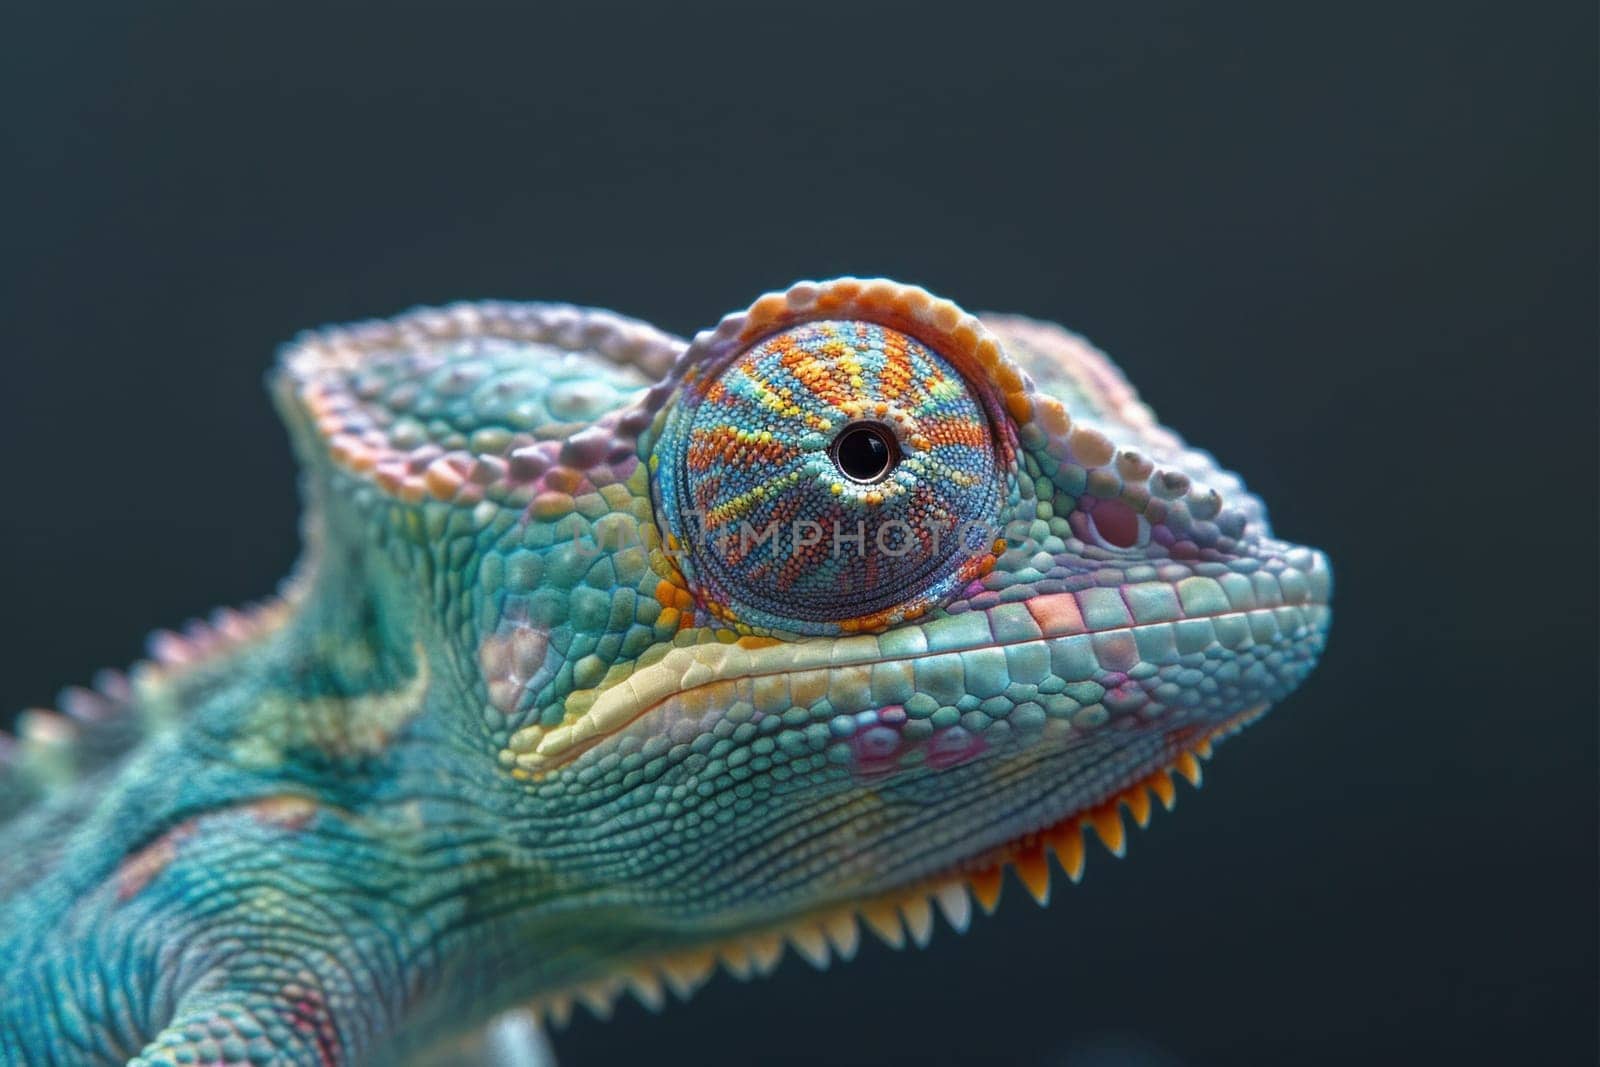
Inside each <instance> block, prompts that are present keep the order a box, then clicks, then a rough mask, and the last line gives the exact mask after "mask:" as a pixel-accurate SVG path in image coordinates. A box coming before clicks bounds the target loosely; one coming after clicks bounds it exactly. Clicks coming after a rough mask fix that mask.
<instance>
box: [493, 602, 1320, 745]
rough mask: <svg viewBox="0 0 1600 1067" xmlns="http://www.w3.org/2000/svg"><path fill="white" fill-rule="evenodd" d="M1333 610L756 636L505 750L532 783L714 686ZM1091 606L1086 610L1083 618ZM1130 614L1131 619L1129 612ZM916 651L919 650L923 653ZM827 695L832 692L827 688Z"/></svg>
mask: <svg viewBox="0 0 1600 1067" xmlns="http://www.w3.org/2000/svg"><path fill="white" fill-rule="evenodd" d="M1212 584H1213V585H1214V584H1215V583H1212ZM1085 592H1086V593H1090V594H1099V593H1102V592H1111V593H1116V592H1117V591H1116V590H1087V591H1085ZM1218 595H1220V589H1219V590H1218ZM1326 606H1327V605H1326V602H1325V601H1323V600H1321V599H1319V598H1316V597H1313V596H1310V595H1309V593H1308V595H1306V596H1305V597H1303V598H1299V599H1297V600H1296V601H1295V602H1286V603H1282V604H1279V605H1273V606H1265V607H1249V608H1240V609H1235V608H1231V607H1230V608H1223V609H1220V610H1201V611H1196V612H1194V613H1192V614H1187V615H1174V616H1173V617H1170V618H1165V619H1160V620H1152V621H1149V622H1130V623H1124V624H1121V625H1111V626H1106V627H1103V628H1095V627H1094V626H1092V625H1091V624H1090V623H1089V622H1086V621H1085V616H1086V615H1093V614H1095V613H1096V612H1097V611H1102V610H1103V609H1104V605H1103V604H1099V603H1098V602H1097V601H1094V600H1090V599H1088V598H1086V597H1085V595H1084V594H1082V593H1053V594H1049V595H1047V596H1042V597H1035V598H1034V599H1033V600H1030V601H1026V602H1023V603H1021V604H1002V605H999V606H997V607H996V608H993V609H989V610H987V611H972V612H967V613H964V614H962V615H957V616H949V617H947V619H943V620H939V623H940V624H941V628H940V629H938V630H937V631H935V630H934V624H929V625H928V626H927V627H926V628H925V629H916V628H913V629H912V630H911V631H909V633H911V634H912V635H914V639H906V638H903V637H896V638H895V639H894V641H893V643H892V644H888V645H887V647H886V645H885V643H881V642H880V639H879V637H878V636H873V635H861V636H857V637H850V638H843V639H835V640H831V641H803V642H797V643H794V644H789V645H779V644H777V643H759V639H757V640H752V639H749V638H744V639H741V640H740V641H737V642H734V643H731V644H723V643H707V644H698V645H687V646H683V647H678V648H673V649H671V650H669V651H668V652H667V653H666V654H665V655H664V656H662V658H661V659H659V660H657V661H656V662H654V663H651V664H649V665H648V666H645V667H642V668H640V669H638V670H635V671H634V672H633V673H632V674H631V675H629V676H628V677H627V678H624V679H622V680H620V681H618V682H616V683H614V684H612V685H610V686H608V687H606V688H603V689H599V690H589V691H586V692H585V693H579V694H575V695H574V696H575V697H576V698H577V703H578V708H577V709H574V707H573V704H574V699H573V698H569V702H568V714H567V719H566V721H564V722H563V723H561V724H560V725H557V726H554V727H549V728H547V727H544V726H542V725H534V726H528V727H524V728H523V729H521V730H519V731H517V732H516V733H515V734H513V735H512V737H511V738H510V740H509V742H508V746H507V747H508V750H509V753H510V755H511V758H512V760H513V761H514V773H519V774H520V775H522V776H532V775H537V774H542V773H545V772H547V771H549V770H552V769H554V768H555V767H558V766H561V765H563V764H565V763H568V762H571V761H572V760H573V759H576V758H577V757H578V756H580V755H582V754H583V753H584V752H585V751H587V750H588V749H589V748H591V747H592V746H594V745H595V744H598V743H599V742H600V741H602V740H604V739H605V738H607V737H610V736H612V735H613V734H615V733H617V732H618V731H620V730H622V729H624V728H626V727H627V726H629V725H630V724H632V723H633V722H635V721H637V720H638V719H640V718H642V717H643V716H645V715H647V714H649V713H650V712H652V711H655V710H656V709H658V708H660V707H662V706H663V705H665V704H667V703H668V702H670V701H673V700H682V699H684V698H685V697H687V696H688V695H690V694H693V693H695V692H697V691H700V690H703V689H705V688H706V687H709V686H713V685H718V684H731V683H738V682H751V681H756V680H759V679H763V678H772V677H779V676H783V677H788V678H790V679H791V682H794V681H797V680H801V679H802V678H803V677H804V676H806V675H808V674H809V673H812V672H828V673H831V674H837V673H838V672H840V671H846V670H863V671H870V669H871V668H872V667H873V666H875V665H880V664H884V663H889V662H898V663H901V664H903V665H904V666H905V667H906V669H907V670H910V671H913V672H914V671H915V669H916V667H917V666H918V665H919V664H923V665H926V664H929V663H930V662H931V661H934V660H937V659H939V658H940V657H960V656H961V655H962V654H964V653H971V652H976V651H982V650H1004V649H1012V648H1016V647H1017V646H1021V645H1028V644H1039V645H1044V646H1046V647H1047V648H1048V647H1050V646H1051V645H1053V644H1054V643H1057V642H1060V641H1065V640H1071V639H1082V641H1083V642H1084V643H1085V653H1086V654H1091V653H1092V651H1094V646H1095V644H1096V643H1099V644H1102V645H1103V644H1105V643H1107V642H1113V641H1116V640H1119V639H1120V640H1126V641H1134V640H1136V639H1137V638H1139V637H1140V636H1141V635H1142V636H1146V637H1155V636H1158V635H1157V633H1156V631H1157V629H1158V628H1161V627H1166V628H1168V629H1169V630H1171V631H1172V633H1171V637H1172V639H1173V640H1174V642H1175V643H1176V644H1177V645H1178V647H1179V648H1180V649H1181V648H1183V647H1184V641H1185V638H1184V635H1183V632H1182V631H1180V629H1179V628H1181V627H1187V628H1188V632H1189V634H1190V636H1189V638H1188V639H1189V640H1192V641H1194V642H1196V643H1197V644H1199V645H1200V647H1206V646H1209V645H1210V644H1211V643H1213V642H1215V643H1220V644H1222V645H1223V646H1224V647H1228V648H1232V649H1240V648H1244V647H1249V646H1250V645H1253V644H1258V643H1264V642H1265V641H1275V640H1281V639H1283V636H1284V635H1285V634H1293V633H1295V632H1296V631H1297V630H1299V629H1301V628H1302V627H1307V626H1317V625H1320V624H1321V622H1322V619H1321V618H1319V615H1320V614H1321V613H1323V612H1325V610H1326ZM1086 607H1087V608H1088V609H1089V610H1085V608H1086ZM1123 611H1124V617H1127V615H1128V612H1127V609H1126V608H1124V609H1123ZM1019 612H1020V614H1019ZM1022 622H1031V628H1030V629H1028V630H1025V631H1024V630H1022V629H1021V628H1020V627H1018V626H1017V624H1019V623H1022ZM1201 628H1203V631H1202V629H1201ZM928 631H932V632H934V636H935V637H940V636H943V637H947V638H953V640H952V643H951V645H950V647H947V648H929V647H927V643H928V642H927V637H926V636H925V634H926V632H928ZM1269 631H1270V632H1269ZM1002 634H1004V636H1002ZM884 636H885V637H888V636H889V635H884ZM918 644H920V645H921V646H922V647H920V648H919V647H916V645H918ZM822 688H823V691H826V687H825V686H824V687H822ZM575 710H576V714H574V711H575Z"/></svg>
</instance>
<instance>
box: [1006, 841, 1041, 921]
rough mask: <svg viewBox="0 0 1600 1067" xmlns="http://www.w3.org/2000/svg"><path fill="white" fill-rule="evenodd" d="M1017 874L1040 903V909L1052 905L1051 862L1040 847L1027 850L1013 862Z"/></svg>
mask: <svg viewBox="0 0 1600 1067" xmlns="http://www.w3.org/2000/svg"><path fill="white" fill-rule="evenodd" d="M1011 864H1012V867H1013V868H1015V870H1016V872H1017V881H1019V882H1021V883H1022V887H1023V888H1024V889H1026V890H1027V891H1028V895H1029V896H1031V897H1033V899H1034V900H1035V901H1037V902H1038V904H1039V907H1041V908H1042V907H1044V906H1045V905H1046V904H1048V903H1050V861H1049V859H1047V858H1046V857H1045V854H1044V849H1043V848H1042V847H1039V846H1034V847H1033V848H1030V849H1027V850H1026V851H1024V852H1023V853H1022V854H1021V855H1019V856H1018V857H1017V858H1016V859H1014V860H1012V861H1011Z"/></svg>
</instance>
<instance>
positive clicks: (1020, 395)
mask: <svg viewBox="0 0 1600 1067" xmlns="http://www.w3.org/2000/svg"><path fill="white" fill-rule="evenodd" d="M821 319H863V320H866V321H869V322H875V323H878V324H880V325H882V326H885V327H888V328H890V329H894V330H898V331H900V332H901V333H904V334H907V335H909V336H911V337H914V338H916V339H917V340H918V341H921V342H922V343H923V344H925V345H927V346H928V347H930V348H932V349H933V350H934V351H936V352H938V353H939V354H940V355H941V356H943V357H944V358H945V359H947V360H949V361H950V362H951V363H952V364H953V365H954V366H955V367H956V369H957V370H959V371H961V373H963V374H964V375H966V376H967V378H968V379H969V380H970V381H972V382H974V383H982V384H983V385H986V386H988V389H987V390H986V391H987V392H990V393H991V394H992V395H993V397H994V399H995V400H996V402H997V403H998V404H999V406H1000V408H1001V409H1002V410H1003V412H1004V413H1005V414H1006V415H1008V416H1009V417H1010V418H1011V419H1013V420H1015V421H1016V422H1017V423H1018V424H1019V425H1022V424H1026V423H1029V422H1031V421H1033V420H1034V418H1035V416H1036V415H1037V416H1039V417H1040V418H1041V421H1043V423H1044V424H1045V427H1046V428H1047V429H1048V430H1049V431H1051V432H1054V433H1064V432H1065V431H1066V429H1067V424H1068V422H1069V420H1068V419H1067V415H1066V412H1065V410H1063V409H1062V407H1061V404H1060V403H1059V401H1056V400H1054V399H1053V398H1050V397H1043V396H1040V395H1038V394H1037V393H1036V392H1035V391H1034V387H1033V382H1032V380H1031V379H1030V378H1029V377H1028V375H1027V373H1026V372H1024V371H1023V370H1022V369H1021V368H1020V367H1018V366H1017V365H1016V364H1015V363H1013V362H1012V361H1011V360H1010V359H1008V358H1007V357H1006V355H1005V351H1004V350H1003V349H1002V348H1001V345H1000V341H999V339H998V338H997V337H995V335H994V334H993V333H991V332H990V331H989V328H988V327H987V326H985V325H984V324H983V323H982V322H980V321H979V320H978V318H977V316H975V315H972V314H970V313H969V312H966V311H963V310H962V309H961V308H960V307H958V306H956V305H955V304H954V303H952V302H951V301H949V300H945V299H942V298H940V297H936V296H934V295H933V294H932V293H930V292H928V291H927V290H926V289H923V288H921V287H920V286H915V285H904V284H901V283H900V282H895V281H890V280H889V279H887V278H835V279H833V280H832V281H826V282H796V283H795V284H794V285H791V286H790V287H789V288H788V289H786V290H784V291H783V292H775V293H768V294H766V295H765V296H763V297H761V298H760V299H758V300H756V302H755V303H753V304H751V305H750V307H749V308H748V309H746V310H745V311H738V312H734V313H733V314H731V315H727V316H724V317H723V319H722V321H721V322H719V323H718V324H717V325H716V326H715V327H713V328H712V329H709V330H703V331H701V332H700V333H698V334H696V335H695V338H694V340H693V342H691V343H690V345H689V347H688V348H687V349H686V350H685V351H684V353H683V355H682V356H680V357H679V359H678V364H677V366H676V367H675V368H674V374H673V377H674V378H681V379H683V380H712V379H714V377H715V375H716V374H717V372H718V371H720V369H721V368H722V367H723V366H724V365H725V364H727V363H728V361H730V360H731V359H733V358H734V357H736V356H737V355H738V354H739V353H740V352H743V351H744V350H745V349H747V348H749V347H750V346H751V345H752V344H754V343H756V342H757V341H760V340H761V339H762V338H764V337H769V336H771V335H772V334H775V333H778V332H780V331H782V330H786V329H788V328H790V327H791V326H796V325H799V324H801V323H805V322H815V321H818V320H821ZM1045 407H1048V408H1050V409H1051V410H1049V411H1044V410H1040V409H1041V408H1045Z"/></svg>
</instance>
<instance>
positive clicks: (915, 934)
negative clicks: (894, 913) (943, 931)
mask: <svg viewBox="0 0 1600 1067" xmlns="http://www.w3.org/2000/svg"><path fill="white" fill-rule="evenodd" d="M900 915H901V917H902V918H903V919H905V925H906V932H907V933H909V934H910V935H911V940H912V941H914V942H916V945H917V947H918V948H927V947H928V941H929V940H930V939H931V938H932V937H933V908H932V907H931V906H930V905H929V904H928V898H927V897H922V896H917V897H912V898H910V899H908V900H903V901H901V902H900Z"/></svg>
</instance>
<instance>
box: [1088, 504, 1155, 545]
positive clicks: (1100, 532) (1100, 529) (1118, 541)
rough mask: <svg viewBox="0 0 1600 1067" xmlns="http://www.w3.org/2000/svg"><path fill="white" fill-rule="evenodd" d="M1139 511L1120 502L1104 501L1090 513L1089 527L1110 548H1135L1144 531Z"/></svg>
mask: <svg viewBox="0 0 1600 1067" xmlns="http://www.w3.org/2000/svg"><path fill="white" fill-rule="evenodd" d="M1140 523H1141V517H1140V515H1139V513H1138V512H1137V511H1134V510H1133V508H1131V507H1129V506H1128V505H1127V504H1124V503H1123V502H1122V501H1120V500H1102V501H1100V502H1099V503H1098V504H1096V505H1095V507H1094V510H1093V511H1091V512H1090V513H1089V525H1090V526H1092V527H1093V528H1094V532H1095V534H1096V535H1097V536H1098V537H1099V538H1100V540H1101V541H1103V542H1104V543H1105V544H1106V545H1107V546H1108V547H1110V548H1133V547H1134V546H1136V545H1138V544H1139V540H1140V536H1141V533H1142V531H1141V530H1140Z"/></svg>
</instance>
